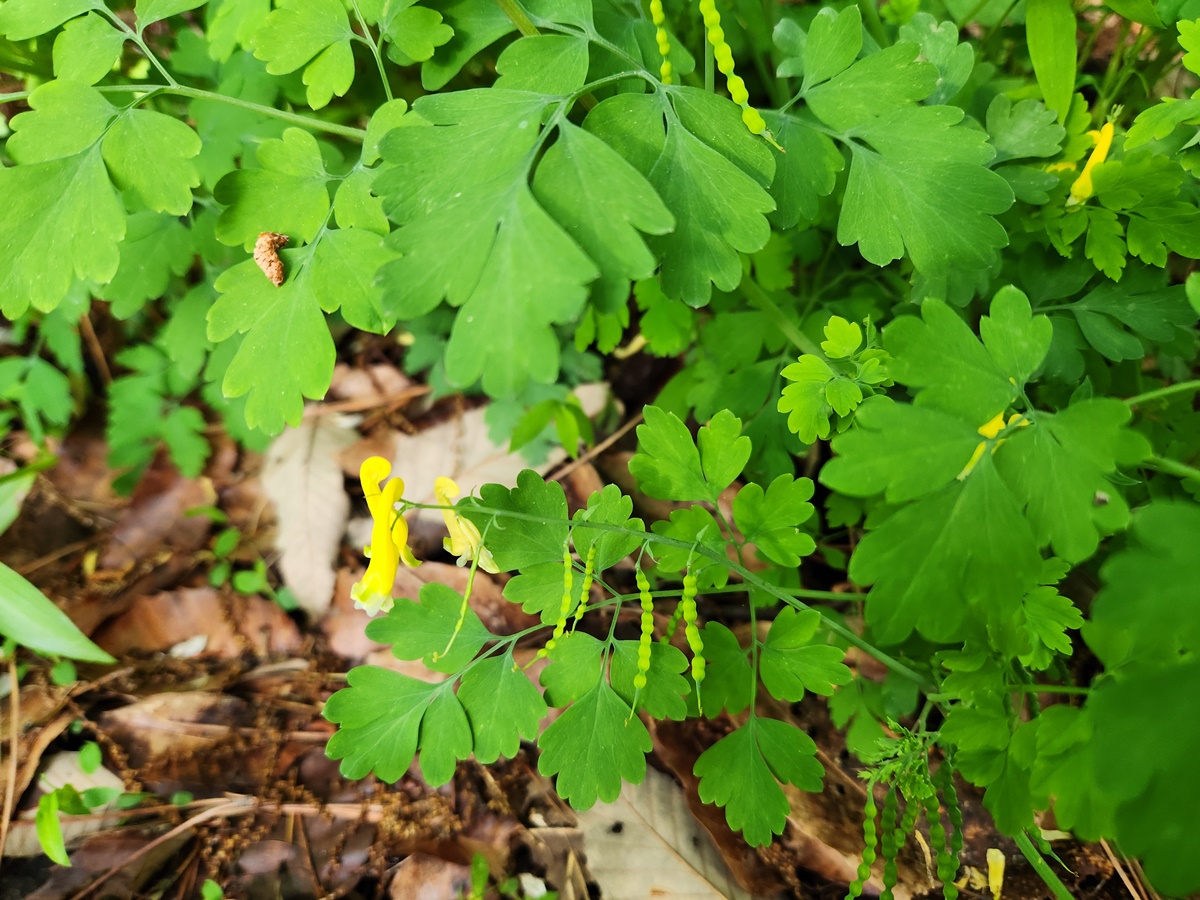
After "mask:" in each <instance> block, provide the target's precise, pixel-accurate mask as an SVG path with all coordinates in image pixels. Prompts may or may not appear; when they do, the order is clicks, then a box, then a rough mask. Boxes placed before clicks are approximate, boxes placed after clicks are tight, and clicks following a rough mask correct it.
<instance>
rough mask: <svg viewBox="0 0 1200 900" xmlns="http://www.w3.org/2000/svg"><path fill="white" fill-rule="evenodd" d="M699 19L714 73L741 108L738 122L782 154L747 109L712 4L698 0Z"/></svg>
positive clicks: (761, 122)
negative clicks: (716, 70)
mask: <svg viewBox="0 0 1200 900" xmlns="http://www.w3.org/2000/svg"><path fill="white" fill-rule="evenodd" d="M700 15H701V17H702V18H703V19H704V28H705V30H706V31H707V34H708V42H709V44H711V45H712V48H713V59H714V60H715V61H716V64H717V69H718V70H719V71H720V73H721V74H722V75H724V76H725V83H726V85H727V86H728V87H729V96H730V97H731V98H732V99H733V102H734V103H736V104H737V105H738V106H740V107H741V108H742V122H743V123H744V124H745V126H746V128H748V129H749V131H750V133H751V134H757V135H761V136H762V137H763V138H764V139H765V140H766V141H767V142H768V143H770V144H771V146H773V147H775V149H777V150H780V151H782V150H783V148H782V147H780V146H779V144H778V143H776V141H775V137H774V136H773V135H772V134H771V132H769V131H768V130H767V123H766V121H765V120H764V119H763V117H762V114H761V113H759V111H758V110H757V109H755V108H754V107H753V106H751V105H750V94H749V92H748V91H747V90H746V83H745V82H744V81H742V79H741V78H739V77H738V76H737V75H735V74H734V73H733V51H732V50H731V49H730V47H729V44H728V43H726V41H725V30H724V29H723V28H721V14H720V13H719V12H718V11H717V4H716V2H715V0H700Z"/></svg>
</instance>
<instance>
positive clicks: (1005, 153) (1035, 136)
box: [987, 94, 1067, 164]
mask: <svg viewBox="0 0 1200 900" xmlns="http://www.w3.org/2000/svg"><path fill="white" fill-rule="evenodd" d="M987 131H988V136H989V137H990V138H991V140H992V146H993V147H995V148H996V157H995V159H994V160H993V161H992V162H993V164H995V163H1002V162H1007V161H1008V160H1010V159H1028V158H1030V157H1046V156H1054V155H1055V154H1056V153H1058V151H1059V148H1060V147H1061V146H1062V143H1063V139H1064V138H1065V137H1066V134H1067V132H1066V129H1064V128H1063V127H1062V126H1061V125H1059V124H1058V122H1057V121H1056V118H1055V115H1054V110H1052V109H1047V108H1046V106H1045V104H1043V103H1042V102H1041V101H1039V100H1032V99H1031V100H1022V101H1021V102H1020V103H1017V104H1015V105H1014V104H1013V102H1012V100H1010V99H1009V97H1008V95H1007V94H997V95H996V96H995V98H994V99H993V100H992V102H991V104H990V105H989V106H988V109H987Z"/></svg>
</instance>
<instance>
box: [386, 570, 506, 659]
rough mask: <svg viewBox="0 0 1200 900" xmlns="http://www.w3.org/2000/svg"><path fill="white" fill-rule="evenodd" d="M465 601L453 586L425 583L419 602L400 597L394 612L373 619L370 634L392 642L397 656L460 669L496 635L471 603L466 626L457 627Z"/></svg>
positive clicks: (393, 651) (464, 621)
mask: <svg viewBox="0 0 1200 900" xmlns="http://www.w3.org/2000/svg"><path fill="white" fill-rule="evenodd" d="M462 605H463V598H462V595H460V594H459V593H458V592H457V591H455V590H454V589H453V588H452V587H449V586H448V585H445V584H441V583H439V582H429V583H427V584H424V585H422V586H421V591H420V593H419V594H418V600H417V601H416V602H414V601H412V600H407V599H403V598H398V599H397V600H396V601H395V605H394V606H393V607H392V609H391V612H389V613H388V614H387V615H386V616H384V617H383V618H377V619H372V620H371V622H370V624H368V625H367V637H369V638H371V639H372V640H375V641H379V642H380V643H381V644H391V645H392V655H393V656H395V657H396V659H419V660H422V661H423V662H424V663H425V665H426V666H428V667H429V668H430V669H432V670H433V671H435V672H447V673H455V672H458V671H460V670H461V669H463V668H464V667H465V666H466V665H467V663H469V662H470V661H471V660H472V659H474V658H475V654H476V653H478V652H479V649H480V648H481V647H482V646H483V645H484V644H485V643H487V642H488V641H489V640H490V639H491V638H492V637H493V636H494V635H492V633H491V632H489V631H488V630H487V628H486V627H485V626H484V624H483V622H482V621H480V619H479V616H478V615H477V614H476V613H475V610H473V609H471V608H470V607H468V608H467V613H466V617H465V618H464V620H463V624H462V628H461V629H456V626H457V625H458V617H459V611H460V610H461V608H462ZM456 630H457V633H456ZM452 640H453V647H451V649H450V652H449V653H446V647H448V646H450V643H451V641H452Z"/></svg>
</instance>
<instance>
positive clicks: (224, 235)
mask: <svg viewBox="0 0 1200 900" xmlns="http://www.w3.org/2000/svg"><path fill="white" fill-rule="evenodd" d="M258 162H259V165H261V166H262V168H260V169H238V170H237V171H234V172H230V173H229V174H228V175H226V176H225V177H224V178H222V179H221V180H220V181H219V182H218V183H217V186H216V189H215V191H214V196H215V197H216V198H217V201H218V202H219V203H222V204H224V205H225V206H226V207H227V208H226V209H224V210H222V211H221V216H220V218H219V219H218V220H217V239H218V240H220V241H221V243H223V244H230V245H237V244H241V245H242V246H243V247H244V248H245V249H247V250H249V249H251V248H252V247H253V246H254V242H255V241H256V240H257V239H258V236H259V234H261V233H262V232H264V231H274V232H277V233H279V234H285V235H287V236H288V237H289V238H291V239H292V241H293V242H298V241H304V242H308V241H311V240H312V239H313V238H314V237H316V236H317V232H319V231H320V230H321V227H322V225H324V224H325V220H326V218H327V216H328V215H329V193H328V191H326V189H325V182H326V179H327V176H326V174H325V164H324V162H323V161H322V160H321V148H320V146H319V145H318V144H317V139H316V138H314V137H313V136H312V135H311V134H309V133H308V132H307V131H302V130H301V129H299V128H289V129H287V130H286V131H285V132H284V133H283V138H282V139H281V140H279V139H274V138H272V139H271V140H266V141H263V142H262V143H261V144H260V145H259V148H258Z"/></svg>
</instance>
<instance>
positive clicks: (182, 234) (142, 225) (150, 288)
mask: <svg viewBox="0 0 1200 900" xmlns="http://www.w3.org/2000/svg"><path fill="white" fill-rule="evenodd" d="M194 258H195V251H194V249H193V247H192V234H191V232H190V231H188V229H187V228H186V227H184V225H183V223H182V222H181V221H179V219H178V218H176V217H174V216H168V215H166V214H164V213H156V212H138V213H134V214H133V215H132V216H130V217H129V223H128V225H127V227H126V230H125V240H124V241H122V243H121V264H120V266H119V267H118V268H117V272H116V274H115V275H114V276H113V279H112V281H111V282H109V284H108V285H107V286H106V287H105V288H104V289H103V290H102V291H101V292H100V296H101V297H102V298H104V299H105V300H108V301H110V302H111V303H112V304H113V306H112V313H113V315H114V316H116V317H117V318H118V319H128V318H129V317H130V316H132V315H133V314H134V313H136V312H138V311H139V310H141V308H142V306H143V304H144V303H145V302H146V301H147V300H150V299H157V298H158V297H161V296H163V294H165V293H166V290H167V285H169V284H170V282H171V276H172V275H183V274H184V273H185V272H187V270H188V269H190V268H191V266H192V260H193V259H194Z"/></svg>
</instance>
